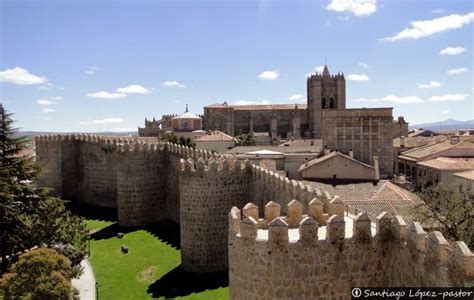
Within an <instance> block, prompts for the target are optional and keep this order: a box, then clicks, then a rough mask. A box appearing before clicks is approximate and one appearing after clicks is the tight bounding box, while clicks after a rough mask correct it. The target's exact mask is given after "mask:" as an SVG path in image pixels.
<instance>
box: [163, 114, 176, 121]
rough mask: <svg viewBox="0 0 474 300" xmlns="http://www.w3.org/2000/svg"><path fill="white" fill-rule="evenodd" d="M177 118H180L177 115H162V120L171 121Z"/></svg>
mask: <svg viewBox="0 0 474 300" xmlns="http://www.w3.org/2000/svg"><path fill="white" fill-rule="evenodd" d="M177 116H178V115H177V114H169V115H162V116H161V118H162V119H164V120H166V119H171V118H174V117H177Z"/></svg>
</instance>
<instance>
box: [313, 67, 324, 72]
mask: <svg viewBox="0 0 474 300" xmlns="http://www.w3.org/2000/svg"><path fill="white" fill-rule="evenodd" d="M314 70H315V71H316V72H318V73H322V72H323V71H324V66H317V67H316V68H315V69H314Z"/></svg>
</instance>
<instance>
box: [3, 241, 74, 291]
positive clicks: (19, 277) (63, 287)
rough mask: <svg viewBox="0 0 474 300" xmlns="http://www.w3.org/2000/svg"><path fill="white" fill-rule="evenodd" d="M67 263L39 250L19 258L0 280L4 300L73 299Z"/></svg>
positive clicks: (46, 250) (59, 255)
mask: <svg viewBox="0 0 474 300" xmlns="http://www.w3.org/2000/svg"><path fill="white" fill-rule="evenodd" d="M75 275H76V272H75V270H74V268H73V267H72V266H71V262H70V261H69V260H68V259H67V257H65V256H64V255H62V254H59V253H58V252H56V251H55V250H53V249H47V248H39V249H37V250H33V251H30V252H27V253H24V254H22V255H20V259H19V261H18V262H17V263H15V264H13V266H12V268H11V272H10V273H6V274H4V276H3V277H2V278H1V279H0V288H1V289H2V290H3V294H4V298H5V299H7V300H8V299H19V298H21V299H32V300H46V299H65V300H66V299H73V298H74V295H75V293H76V291H75V290H74V289H73V288H72V286H71V279H72V278H73V277H74V276H75Z"/></svg>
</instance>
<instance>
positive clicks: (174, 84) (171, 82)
mask: <svg viewBox="0 0 474 300" xmlns="http://www.w3.org/2000/svg"><path fill="white" fill-rule="evenodd" d="M161 86H164V87H171V88H173V87H177V88H185V87H186V86H185V85H184V84H181V83H179V82H177V81H175V80H168V81H165V82H162V83H161Z"/></svg>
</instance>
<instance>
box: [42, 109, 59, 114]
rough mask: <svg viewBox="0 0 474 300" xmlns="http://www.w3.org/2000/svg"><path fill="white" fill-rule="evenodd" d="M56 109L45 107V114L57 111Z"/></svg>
mask: <svg viewBox="0 0 474 300" xmlns="http://www.w3.org/2000/svg"><path fill="white" fill-rule="evenodd" d="M55 111H56V110H54V109H52V108H43V112H44V113H45V114H49V113H53V112H55Z"/></svg>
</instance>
